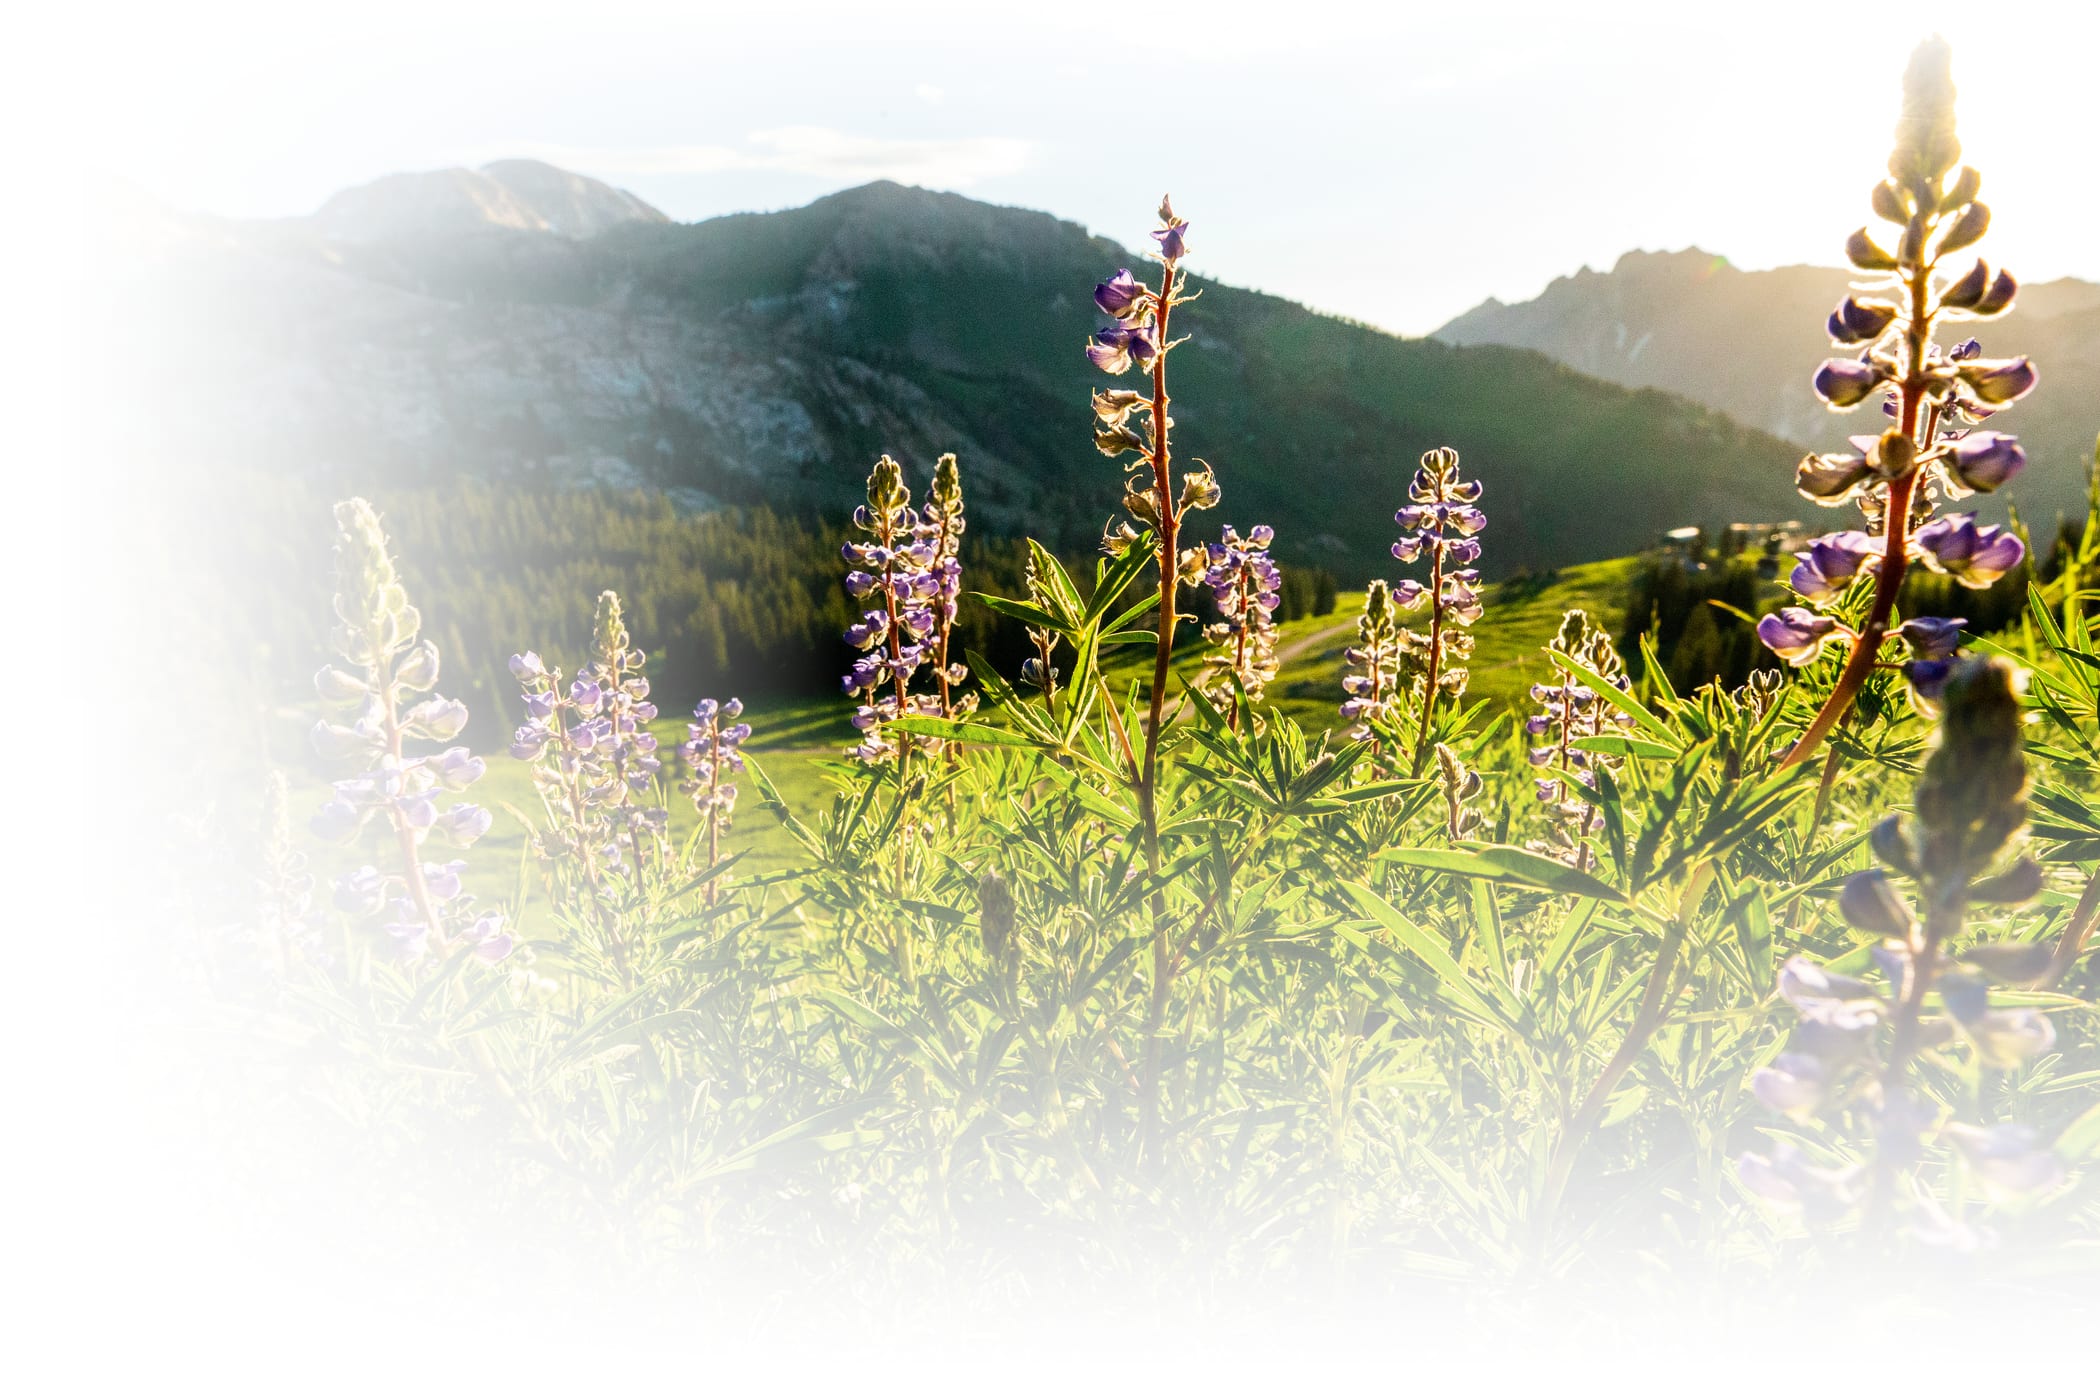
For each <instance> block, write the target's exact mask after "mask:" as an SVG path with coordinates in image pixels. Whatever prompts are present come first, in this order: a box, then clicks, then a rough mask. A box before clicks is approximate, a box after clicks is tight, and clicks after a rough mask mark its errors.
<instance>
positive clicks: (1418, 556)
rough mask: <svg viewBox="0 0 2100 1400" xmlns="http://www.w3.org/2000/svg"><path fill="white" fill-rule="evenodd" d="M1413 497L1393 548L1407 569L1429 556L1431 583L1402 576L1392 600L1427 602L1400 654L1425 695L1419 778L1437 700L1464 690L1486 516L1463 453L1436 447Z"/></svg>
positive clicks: (1409, 604) (1399, 517) (1412, 488)
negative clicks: (1464, 468) (1423, 628)
mask: <svg viewBox="0 0 2100 1400" xmlns="http://www.w3.org/2000/svg"><path fill="white" fill-rule="evenodd" d="M1407 496H1408V500H1409V501H1411V502H1412V503H1413V504H1411V505H1407V506H1403V507H1402V508H1401V509H1400V511H1399V513H1398V514H1396V515H1395V516H1394V517H1393V519H1394V520H1395V521H1396V522H1397V523H1398V524H1399V526H1400V528H1401V530H1403V531H1405V532H1406V533H1404V534H1402V535H1401V536H1400V538H1399V540H1398V541H1396V542H1395V543H1394V545H1393V557H1394V558H1395V559H1397V560H1399V561H1400V562H1401V563H1403V564H1412V563H1415V562H1417V561H1418V560H1424V559H1426V560H1427V561H1428V563H1429V586H1428V587H1427V588H1424V587H1423V586H1422V585H1421V584H1419V583H1416V582H1415V581H1414V580H1412V579H1403V580H1402V581H1401V582H1400V584H1399V585H1398V588H1397V590H1396V592H1395V593H1394V602H1395V603H1396V604H1397V605H1398V606H1399V607H1400V608H1401V609H1402V610H1408V609H1412V608H1414V607H1417V606H1419V605H1420V604H1421V603H1422V601H1423V600H1424V599H1427V600H1428V603H1429V631H1428V632H1427V633H1419V632H1405V633H1403V634H1402V635H1401V650H1402V652H1403V653H1404V654H1405V655H1406V656H1407V658H1408V663H1409V664H1408V670H1409V673H1410V674H1411V676H1412V677H1413V679H1414V683H1415V686H1416V688H1417V689H1418V690H1419V691H1420V692H1421V696H1422V728H1421V732H1420V733H1419V734H1418V735H1416V737H1415V756H1414V771H1415V773H1416V774H1417V775H1419V774H1420V773H1421V771H1422V765H1423V762H1424V760H1425V759H1427V757H1428V755H1429V746H1430V744H1431V742H1432V740H1433V739H1434V737H1435V731H1434V729H1433V728H1432V727H1431V722H1432V720H1433V719H1434V717H1435V714H1436V704H1437V700H1438V699H1439V698H1440V697H1441V696H1442V695H1444V694H1445V693H1446V692H1448V693H1449V694H1450V696H1451V698H1452V699H1454V700H1456V699H1457V698H1458V697H1459V696H1461V695H1463V694H1465V691H1466V679H1467V674H1466V668H1465V665H1464V663H1465V661H1466V660H1467V658H1469V657H1471V656H1472V654H1473V634H1472V633H1471V632H1469V631H1467V630H1466V629H1467V628H1469V627H1471V626H1472V625H1473V624H1474V623H1475V622H1478V621H1479V620H1480V612H1481V608H1480V595H1479V593H1478V592H1477V591H1476V590H1477V588H1478V587H1479V584H1480V571H1479V570H1478V569H1476V568H1473V567H1472V565H1473V563H1474V561H1475V560H1477V559H1479V558H1480V541H1479V540H1478V539H1477V538H1475V537H1476V536H1477V535H1478V534H1479V533H1480V530H1481V528H1482V527H1483V526H1485V525H1486V524H1487V517H1486V516H1485V515H1483V514H1481V512H1480V507H1479V506H1477V505H1475V504H1473V503H1474V502H1475V501H1477V500H1479V499H1480V483H1479V482H1477V481H1460V480H1459V479H1458V453H1456V452H1454V451H1453V450H1452V449H1450V448H1448V447H1439V448H1436V449H1435V450H1434V451H1430V452H1425V453H1423V454H1422V465H1421V468H1420V469H1419V470H1418V471H1416V472H1415V476H1414V480H1413V481H1412V482H1410V483H1409V484H1408V488H1407Z"/></svg>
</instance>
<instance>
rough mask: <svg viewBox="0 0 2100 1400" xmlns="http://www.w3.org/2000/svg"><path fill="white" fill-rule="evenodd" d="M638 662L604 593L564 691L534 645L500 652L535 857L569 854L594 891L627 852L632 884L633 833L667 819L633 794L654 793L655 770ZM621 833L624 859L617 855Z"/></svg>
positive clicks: (637, 852) (655, 828)
mask: <svg viewBox="0 0 2100 1400" xmlns="http://www.w3.org/2000/svg"><path fill="white" fill-rule="evenodd" d="M646 661H647V657H646V656H645V655H644V654H643V653H642V652H640V651H637V650H635V649H634V648H633V647H631V646H630V645H629V639H628V635H627V626H626V623H625V621H624V619H623V618H622V616H621V610H620V601H619V598H618V596H617V595H615V594H613V593H612V592H611V591H610V590H608V591H607V592H605V593H602V594H600V595H599V598H598V609H597V617H596V624H595V626H594V628H593V632H592V641H591V660H590V662H589V663H588V664H586V665H585V666H584V668H583V669H582V670H581V671H579V672H578V673H577V675H576V678H575V679H574V680H573V681H571V682H570V683H569V685H568V687H567V689H566V690H564V689H563V687H562V683H561V680H562V673H561V670H560V669H559V668H558V667H552V666H549V665H547V663H545V662H544V661H542V660H541V659H540V656H539V653H538V652H532V651H527V652H521V653H519V654H518V655H515V656H513V657H511V659H510V673H511V675H512V676H514V677H516V679H517V681H518V684H519V688H520V692H521V694H522V697H523V699H524V702H525V715H526V718H525V723H523V724H522V725H520V726H518V730H517V732H516V733H515V734H514V735H513V736H512V738H511V745H510V754H511V757H513V758H516V759H520V760H523V761H524V762H527V763H530V764H532V765H534V767H533V773H532V779H533V787H534V788H535V790H537V791H538V793H539V794H540V799H541V804H542V806H543V807H544V808H545V809H546V812H547V816H548V821H549V825H548V828H547V830H545V831H543V832H541V833H539V844H540V848H541V849H540V854H541V855H542V856H543V857H544V858H546V859H549V860H554V859H561V858H566V859H569V860H572V861H574V862H575V864H576V866H577V868H578V869H579V870H580V871H581V872H582V874H583V876H584V881H585V883H586V884H587V885H588V886H589V887H590V889H591V891H592V893H593V895H594V896H595V895H598V894H600V893H602V891H603V887H604V877H605V876H606V875H608V874H611V873H614V872H617V871H619V870H621V869H622V868H623V866H625V865H627V864H628V863H629V859H628V858H629V856H631V858H632V867H633V876H634V878H635V879H636V880H637V881H639V880H640V879H641V877H642V876H643V874H644V873H645V866H644V862H643V857H642V851H643V846H642V838H643V836H645V835H647V836H649V837H651V838H660V837H661V836H662V834H663V833H664V831H665V830H666V829H667V827H668V824H669V819H670V818H669V813H668V812H667V811H666V810H665V809H663V808H662V807H659V806H657V805H655V804H654V802H649V803H646V804H644V803H640V802H637V801H636V800H635V799H636V798H637V797H648V798H653V797H654V796H655V783H656V775H657V774H658V773H659V772H660V771H661V770H662V768H663V760H662V759H660V758H658V757H657V756H656V748H657V744H656V736H655V735H654V734H652V733H650V732H649V728H648V723H649V721H650V720H652V719H654V718H656V706H655V705H654V704H653V703H651V702H650V700H649V699H648V695H649V680H648V677H647V676H645V675H643V674H642V669H641V668H642V666H643V665H644V664H645V663H646ZM623 838H624V839H625V841H626V845H627V851H628V855H627V856H623V855H622V853H621V841H622V839H623ZM652 844H653V839H652Z"/></svg>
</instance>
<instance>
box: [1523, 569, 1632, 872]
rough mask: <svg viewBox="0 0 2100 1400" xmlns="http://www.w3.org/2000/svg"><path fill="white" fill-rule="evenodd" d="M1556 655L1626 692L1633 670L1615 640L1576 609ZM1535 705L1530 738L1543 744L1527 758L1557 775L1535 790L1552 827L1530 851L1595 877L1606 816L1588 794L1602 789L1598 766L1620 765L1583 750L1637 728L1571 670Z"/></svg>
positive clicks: (1565, 622)
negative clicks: (1594, 840) (1593, 846)
mask: <svg viewBox="0 0 2100 1400" xmlns="http://www.w3.org/2000/svg"><path fill="white" fill-rule="evenodd" d="M1553 650H1555V651H1557V652H1559V653H1561V654H1562V655H1563V656H1567V657H1569V658H1571V659H1572V660H1575V661H1578V662H1580V663H1582V665H1583V666H1585V667H1587V668H1588V669H1589V670H1591V671H1593V672H1595V673H1596V674H1597V675H1599V676H1602V677H1603V678H1604V679H1605V680H1608V681H1610V682H1611V683H1612V684H1613V685H1616V686H1619V687H1621V688H1622V689H1623V688H1624V687H1625V685H1626V669H1625V667H1624V665H1623V664H1622V663H1621V662H1620V660H1619V653H1618V650H1617V649H1616V648H1615V647H1613V646H1612V643H1611V638H1610V637H1608V636H1606V635H1605V633H1604V631H1603V629H1602V628H1600V627H1598V626H1597V625H1596V624H1595V623H1594V622H1591V621H1590V618H1589V614H1588V613H1586V612H1584V611H1583V610H1582V609H1581V608H1574V609H1571V610H1570V611H1569V612H1568V613H1567V615H1566V616H1564V617H1562V618H1561V623H1560V631H1559V633H1558V634H1557V635H1556V636H1555V637H1554V639H1553ZM1531 698H1532V700H1533V701H1535V702H1536V703H1537V704H1538V706H1539V711H1538V713H1537V714H1534V715H1532V716H1531V717H1530V718H1529V719H1528V720H1526V721H1525V722H1524V732H1525V733H1526V734H1527V735H1529V736H1530V737H1531V738H1532V739H1533V740H1534V741H1538V742H1535V743H1534V745H1533V747H1532V748H1531V749H1530V751H1529V754H1528V757H1529V759H1530V761H1531V765H1532V766H1533V767H1534V768H1552V769H1555V770H1557V771H1556V772H1554V773H1552V774H1550V775H1544V776H1541V777H1539V778H1537V779H1535V780H1534V782H1533V787H1534V788H1535V790H1536V793H1537V796H1538V800H1539V801H1540V802H1542V803H1544V804H1545V806H1546V810H1547V813H1548V814H1549V817H1550V824H1549V825H1548V827H1547V829H1546V836H1545V839H1543V840H1539V841H1532V842H1530V843H1529V845H1530V847H1531V849H1532V850H1534V851H1537V852H1538V853H1539V854H1541V855H1548V856H1551V857H1553V858H1554V859H1555V860H1557V861H1560V862H1562V863H1564V864H1566V865H1569V866H1572V867H1574V868H1575V869H1577V870H1588V869H1589V868H1590V867H1591V865H1592V864H1594V862H1595V856H1594V855H1593V854H1592V853H1591V851H1590V844H1589V843H1590V838H1591V837H1592V836H1594V835H1596V833H1597V832H1598V831H1599V830H1601V829H1602V827H1603V825H1604V815H1603V813H1601V812H1600V811H1598V810H1597V805H1596V803H1595V802H1593V801H1592V800H1591V799H1590V798H1589V797H1588V796H1587V795H1586V794H1585V793H1584V792H1583V791H1582V789H1583V788H1591V789H1594V788H1595V786H1596V783H1597V768H1598V766H1599V765H1604V766H1611V765H1613V764H1615V763H1616V762H1617V761H1618V760H1616V759H1614V758H1612V757H1611V756H1610V755H1607V754H1596V753H1590V752H1588V751H1586V750H1584V749H1581V748H1578V747H1577V744H1578V742H1579V741H1580V740H1583V739H1589V738H1595V737H1597V736H1598V735H1601V734H1607V733H1610V732H1612V731H1614V730H1620V729H1626V728H1629V727H1630V726H1631V724H1632V721H1631V720H1630V719H1629V718H1628V717H1627V716H1626V715H1625V714H1624V713H1623V712H1622V711H1620V710H1619V709H1618V707H1617V706H1615V705H1613V704H1612V703H1611V702H1610V701H1608V700H1606V699H1605V698H1604V697H1603V696H1602V695H1600V694H1599V693H1598V692H1597V691H1595V690H1594V689H1592V688H1591V687H1589V686H1588V685H1585V684H1583V683H1582V682H1581V681H1580V680H1578V679H1576V677H1575V675H1574V673H1573V672H1571V671H1569V670H1568V669H1567V668H1566V667H1564V666H1555V667H1554V683H1553V684H1552V685H1534V686H1533V687H1532V688H1531Z"/></svg>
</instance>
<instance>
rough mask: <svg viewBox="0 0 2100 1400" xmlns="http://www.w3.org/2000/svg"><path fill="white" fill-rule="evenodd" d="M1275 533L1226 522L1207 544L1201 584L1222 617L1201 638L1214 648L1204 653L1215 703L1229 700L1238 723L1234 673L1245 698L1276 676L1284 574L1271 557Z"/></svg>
mask: <svg viewBox="0 0 2100 1400" xmlns="http://www.w3.org/2000/svg"><path fill="white" fill-rule="evenodd" d="M1275 538H1276V532H1275V531H1274V530H1273V529H1271V528H1270V527H1269V526H1267V525H1257V526H1255V527H1254V528H1253V529H1252V530H1250V531H1248V532H1247V534H1245V535H1242V534H1240V532H1239V531H1237V530H1235V529H1233V528H1232V527H1231V526H1230V525H1227V526H1226V527H1225V532H1224V536H1223V538H1222V539H1221V540H1220V542H1219V543H1217V544H1212V545H1207V546H1206V547H1205V550H1206V557H1207V559H1208V561H1209V562H1208V566H1207V567H1206V568H1205V570H1204V572H1203V586H1204V587H1205V588H1207V589H1209V590H1210V596H1211V600H1212V601H1213V602H1215V603H1216V604H1217V605H1218V612H1219V613H1220V614H1221V616H1220V619H1219V620H1218V621H1216V622H1213V623H1212V624H1210V626H1208V627H1206V628H1204V629H1203V637H1204V640H1206V641H1208V642H1210V643H1211V644H1212V645H1213V646H1216V647H1217V648H1218V651H1216V652H1215V653H1213V654H1212V655H1211V656H1209V657H1207V658H1206V660H1207V662H1208V663H1209V665H1210V667H1211V669H1212V671H1214V672H1215V673H1216V674H1217V677H1218V679H1216V680H1215V681H1213V682H1212V684H1211V685H1210V686H1209V687H1208V690H1209V694H1210V695H1211V697H1212V698H1213V699H1214V700H1216V701H1217V702H1218V703H1219V704H1229V705H1230V706H1231V709H1232V720H1233V723H1234V725H1235V726H1236V725H1237V724H1238V722H1239V697H1238V696H1237V695H1235V694H1234V693H1233V686H1232V681H1233V679H1234V678H1237V679H1238V681H1239V685H1240V689H1242V690H1244V691H1245V692H1246V693H1247V698H1248V699H1249V700H1260V699H1261V697H1262V693H1263V691H1264V690H1265V689H1266V688H1267V687H1268V684H1269V682H1270V681H1271V680H1273V679H1275V677H1276V666H1277V661H1276V620H1275V613H1276V609H1277V608H1278V607H1279V606H1280V605H1281V604H1282V602H1283V594H1282V589H1283V574H1282V572H1281V571H1280V570H1278V569H1277V567H1276V564H1275V562H1274V561H1273V560H1271V559H1270V558H1269V553H1268V546H1269V545H1270V544H1271V543H1272V542H1273V541H1274V540H1275Z"/></svg>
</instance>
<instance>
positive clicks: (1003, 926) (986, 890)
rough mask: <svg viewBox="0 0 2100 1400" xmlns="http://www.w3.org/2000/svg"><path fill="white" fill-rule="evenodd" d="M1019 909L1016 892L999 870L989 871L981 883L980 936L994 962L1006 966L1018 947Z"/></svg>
mask: <svg viewBox="0 0 2100 1400" xmlns="http://www.w3.org/2000/svg"><path fill="white" fill-rule="evenodd" d="M1016 912H1017V911H1016V910H1015V907H1014V896H1013V891H1012V890H1011V889H1009V888H1008V887H1007V884H1006V881H1005V880H1004V879H1003V878H1002V877H1001V876H1000V875H999V874H998V872H997V871H991V870H987V871H986V872H985V873H984V875H983V877H982V878H980V879H979V880H978V882H977V936H978V937H979V938H980V939H981V940H983V943H984V951H985V953H986V954H987V955H988V956H989V957H990V958H991V959H992V961H993V962H1000V963H1003V962H1005V961H1006V960H1007V958H1008V956H1009V955H1010V954H1011V953H1014V952H1016V951H1018V949H1017V948H1016V947H1015V945H1014V941H1013V937H1014V922H1015V914H1016Z"/></svg>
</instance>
